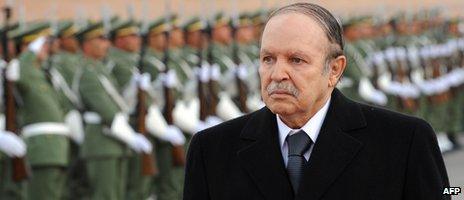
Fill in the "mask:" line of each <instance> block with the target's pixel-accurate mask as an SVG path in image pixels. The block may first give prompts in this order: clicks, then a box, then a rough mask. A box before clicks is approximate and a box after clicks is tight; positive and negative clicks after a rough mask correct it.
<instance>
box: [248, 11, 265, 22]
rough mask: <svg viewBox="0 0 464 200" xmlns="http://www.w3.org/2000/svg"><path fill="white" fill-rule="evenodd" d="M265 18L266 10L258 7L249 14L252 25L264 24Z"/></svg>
mask: <svg viewBox="0 0 464 200" xmlns="http://www.w3.org/2000/svg"><path fill="white" fill-rule="evenodd" d="M266 18H267V13H266V11H264V10H262V9H260V10H258V11H256V12H254V13H251V14H250V20H251V22H252V23H253V25H260V24H264V22H265V21H266Z"/></svg>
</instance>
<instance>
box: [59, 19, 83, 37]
mask: <svg viewBox="0 0 464 200" xmlns="http://www.w3.org/2000/svg"><path fill="white" fill-rule="evenodd" d="M78 31H79V30H78V28H77V26H76V25H74V23H73V22H71V21H61V22H59V23H58V28H57V33H56V36H57V37H71V36H75V35H76V33H77V32H78Z"/></svg>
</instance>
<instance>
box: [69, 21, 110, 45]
mask: <svg viewBox="0 0 464 200" xmlns="http://www.w3.org/2000/svg"><path fill="white" fill-rule="evenodd" d="M76 37H77V40H78V41H79V42H81V43H82V42H84V41H85V40H90V39H93V38H98V37H106V33H105V29H104V28H103V23H102V22H95V23H91V24H89V25H87V27H85V28H82V29H81V30H80V31H79V32H78V33H77V34H76Z"/></svg>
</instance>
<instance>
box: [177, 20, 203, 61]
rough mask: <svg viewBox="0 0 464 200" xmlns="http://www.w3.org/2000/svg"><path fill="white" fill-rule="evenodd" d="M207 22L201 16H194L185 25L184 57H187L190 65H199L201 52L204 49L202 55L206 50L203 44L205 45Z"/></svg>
mask: <svg viewBox="0 0 464 200" xmlns="http://www.w3.org/2000/svg"><path fill="white" fill-rule="evenodd" d="M206 26H207V24H206V23H205V22H204V21H203V20H201V19H200V18H199V17H192V18H191V19H189V20H188V21H187V22H186V23H185V24H184V26H183V30H184V33H185V46H184V48H183V57H184V58H186V61H187V62H188V64H189V65H190V66H197V65H198V64H199V62H200V58H199V52H198V51H200V50H201V49H203V52H202V54H203V55H202V57H203V58H206V57H204V56H206V55H205V53H206V51H205V50H204V48H203V46H205V45H204V44H205V39H206V38H205V37H206V36H205V34H203V32H205V30H206V28H207V27H206Z"/></svg>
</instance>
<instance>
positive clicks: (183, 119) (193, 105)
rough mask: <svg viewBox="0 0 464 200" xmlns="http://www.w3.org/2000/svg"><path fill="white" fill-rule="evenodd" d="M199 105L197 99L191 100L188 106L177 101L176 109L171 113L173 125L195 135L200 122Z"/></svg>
mask: <svg viewBox="0 0 464 200" xmlns="http://www.w3.org/2000/svg"><path fill="white" fill-rule="evenodd" d="M199 112H200V103H199V100H198V99H197V98H195V99H192V100H191V101H190V102H189V103H188V104H186V103H185V102H183V101H177V102H176V107H174V110H173V112H172V117H173V118H174V124H175V125H176V126H177V127H179V128H180V129H182V130H183V131H185V132H187V133H189V134H195V133H196V132H197V130H198V127H197V126H198V123H199V122H200V114H199Z"/></svg>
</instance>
